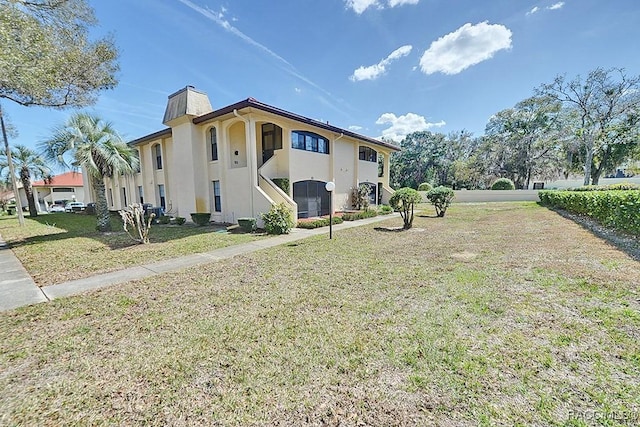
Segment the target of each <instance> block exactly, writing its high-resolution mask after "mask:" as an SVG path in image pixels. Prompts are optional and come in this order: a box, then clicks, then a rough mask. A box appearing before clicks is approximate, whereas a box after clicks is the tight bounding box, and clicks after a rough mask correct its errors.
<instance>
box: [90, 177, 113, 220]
mask: <svg viewBox="0 0 640 427" xmlns="http://www.w3.org/2000/svg"><path fill="white" fill-rule="evenodd" d="M91 184H92V185H93V191H94V193H95V194H94V195H95V196H96V217H97V219H96V221H97V225H96V229H97V230H98V231H102V232H105V231H111V215H110V214H109V206H107V196H106V195H105V186H104V179H103V178H102V177H93V176H92V177H91Z"/></svg>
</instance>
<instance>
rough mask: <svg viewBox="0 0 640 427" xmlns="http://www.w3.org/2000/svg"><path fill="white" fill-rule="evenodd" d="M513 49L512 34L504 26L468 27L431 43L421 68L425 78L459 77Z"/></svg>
mask: <svg viewBox="0 0 640 427" xmlns="http://www.w3.org/2000/svg"><path fill="white" fill-rule="evenodd" d="M509 48H511V30H509V29H508V28H507V27H505V26H504V25H499V24H489V23H487V22H480V23H479V24H476V25H472V24H470V23H467V24H464V25H463V26H462V27H460V28H458V29H457V30H456V31H454V32H452V33H449V34H447V35H445V36H443V37H440V38H439V39H438V40H436V41H434V42H433V43H431V46H430V47H429V49H427V50H426V51H425V53H424V54H423V55H422V58H421V59H420V68H421V69H422V72H423V73H425V74H433V73H437V72H441V73H444V74H458V73H459V72H461V71H463V70H464V69H466V68H469V67H471V66H472V65H475V64H478V63H480V62H482V61H486V60H487V59H490V58H492V57H493V55H494V54H495V53H496V52H498V51H500V50H503V49H509Z"/></svg>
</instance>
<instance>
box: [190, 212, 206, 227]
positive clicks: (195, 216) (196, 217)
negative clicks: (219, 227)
mask: <svg viewBox="0 0 640 427" xmlns="http://www.w3.org/2000/svg"><path fill="white" fill-rule="evenodd" d="M191 220H192V221H193V222H194V223H195V224H196V225H200V226H202V225H207V224H209V221H210V220H211V212H196V213H192V214H191Z"/></svg>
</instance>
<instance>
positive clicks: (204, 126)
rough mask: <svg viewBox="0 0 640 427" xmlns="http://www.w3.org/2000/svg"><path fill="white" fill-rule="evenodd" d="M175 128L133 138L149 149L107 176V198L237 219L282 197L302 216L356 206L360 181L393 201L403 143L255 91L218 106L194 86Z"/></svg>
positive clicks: (171, 108)
mask: <svg viewBox="0 0 640 427" xmlns="http://www.w3.org/2000/svg"><path fill="white" fill-rule="evenodd" d="M163 123H164V124H165V125H166V126H167V128H165V129H163V130H160V131H158V132H155V133H152V134H150V135H147V136H144V137H142V138H138V139H136V140H134V141H131V142H130V145H132V146H133V147H135V148H137V150H138V152H139V155H140V171H139V172H138V173H136V174H135V175H134V176H118V177H114V178H112V179H107V180H106V184H107V187H106V188H107V190H106V191H107V203H108V204H109V207H110V209H113V210H117V209H121V208H122V207H124V206H126V205H128V204H131V203H151V204H153V205H154V206H159V207H160V206H161V207H162V208H164V210H165V212H167V214H170V215H175V216H182V217H185V218H187V219H189V218H190V214H191V213H193V212H211V214H212V217H211V218H212V220H213V221H217V222H227V223H235V222H237V219H238V218H243V217H254V218H260V214H261V213H264V212H267V211H268V210H269V209H270V207H271V205H272V204H274V203H281V202H284V203H286V204H287V205H289V206H290V207H291V208H292V209H293V211H294V215H295V217H297V218H307V217H315V216H320V215H326V214H328V213H329V209H330V199H329V197H330V195H329V192H327V191H326V189H325V184H326V183H327V182H328V181H333V182H334V183H335V191H334V192H333V198H334V200H333V202H334V203H333V206H334V210H340V209H348V208H350V207H351V201H350V193H351V189H352V188H356V187H358V186H359V185H360V184H366V185H368V186H370V189H371V193H370V194H371V201H372V202H373V204H380V203H386V202H388V200H389V197H390V196H391V194H392V193H393V190H392V189H391V188H390V187H389V157H390V155H391V153H392V152H394V151H398V150H399V148H398V147H396V146H394V145H391V144H388V143H385V142H383V141H379V140H377V139H374V138H369V137H366V136H363V135H359V134H357V133H354V132H352V131H349V130H346V129H341V128H339V127H336V126H332V125H330V124H329V123H323V122H320V121H317V120H313V119H309V118H306V117H303V116H300V115H297V114H294V113H290V112H288V111H285V110H281V109H279V108H276V107H273V106H270V105H267V104H263V103H261V102H259V101H257V100H255V99H253V98H249V99H246V100H244V101H240V102H237V103H235V104H232V105H229V106H227V107H224V108H221V109H218V110H213V109H212V108H211V104H210V102H209V99H208V97H207V95H206V94H205V93H203V92H200V91H198V90H196V89H195V88H193V87H191V86H187V87H185V88H184V89H181V90H179V91H178V92H176V93H174V94H172V95H170V96H169V99H168V103H167V108H166V111H165V114H164V120H163Z"/></svg>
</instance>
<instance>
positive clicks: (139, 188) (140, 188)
mask: <svg viewBox="0 0 640 427" xmlns="http://www.w3.org/2000/svg"><path fill="white" fill-rule="evenodd" d="M143 195H144V193H143V192H142V185H138V201H139V202H140V204H143V203H144V197H143Z"/></svg>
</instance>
